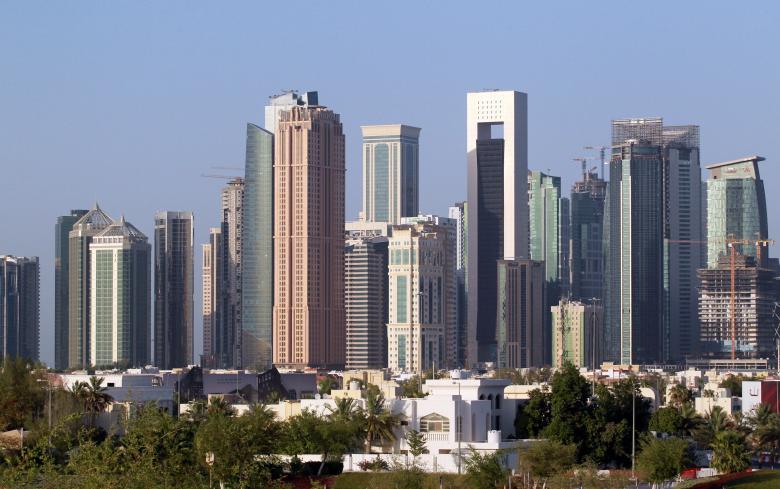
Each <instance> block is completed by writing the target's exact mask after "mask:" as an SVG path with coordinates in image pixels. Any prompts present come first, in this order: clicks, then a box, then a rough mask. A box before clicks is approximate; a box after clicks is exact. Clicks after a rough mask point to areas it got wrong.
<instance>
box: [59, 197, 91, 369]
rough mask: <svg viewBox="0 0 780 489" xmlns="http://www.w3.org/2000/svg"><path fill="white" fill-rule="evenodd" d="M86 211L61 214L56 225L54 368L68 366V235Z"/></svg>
mask: <svg viewBox="0 0 780 489" xmlns="http://www.w3.org/2000/svg"><path fill="white" fill-rule="evenodd" d="M86 213H87V210H86V209H75V210H72V211H70V214H69V215H67V216H59V217H58V218H57V223H56V224H55V225H54V368H56V369H58V370H64V369H66V368H68V275H69V273H70V265H69V264H70V260H69V258H70V254H69V252H68V247H69V240H68V236H69V234H70V232H71V230H72V229H73V225H74V224H76V221H78V220H79V219H81V217H82V216H83V215H84V214H86Z"/></svg>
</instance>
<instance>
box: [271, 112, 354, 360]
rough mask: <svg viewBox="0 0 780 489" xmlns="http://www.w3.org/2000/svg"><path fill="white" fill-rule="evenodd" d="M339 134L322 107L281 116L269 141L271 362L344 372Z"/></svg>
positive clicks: (341, 135)
mask: <svg viewBox="0 0 780 489" xmlns="http://www.w3.org/2000/svg"><path fill="white" fill-rule="evenodd" d="M344 172H345V166H344V133H343V130H342V125H341V121H340V119H339V115H338V114H336V113H334V112H333V111H331V110H328V109H327V108H325V107H322V106H308V107H307V106H294V107H292V108H291V109H289V110H282V111H280V112H279V119H278V121H277V125H276V133H275V136H274V287H275V289H274V306H273V311H274V317H273V320H274V351H273V353H274V355H273V356H274V364H276V365H280V366H288V367H325V368H330V367H343V366H344V363H345V344H346V338H345V334H346V331H345V330H346V326H345V311H344Z"/></svg>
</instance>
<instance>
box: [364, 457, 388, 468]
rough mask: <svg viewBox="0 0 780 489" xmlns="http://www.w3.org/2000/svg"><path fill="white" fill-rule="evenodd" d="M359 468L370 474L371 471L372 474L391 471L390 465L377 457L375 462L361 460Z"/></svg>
mask: <svg viewBox="0 0 780 489" xmlns="http://www.w3.org/2000/svg"><path fill="white" fill-rule="evenodd" d="M358 467H360V470H362V471H363V472H368V471H369V470H370V471H371V472H380V471H388V470H390V464H388V463H387V461H385V460H383V459H381V458H379V457H377V458H375V459H373V460H368V459H366V460H361V461H360V462H359V463H358Z"/></svg>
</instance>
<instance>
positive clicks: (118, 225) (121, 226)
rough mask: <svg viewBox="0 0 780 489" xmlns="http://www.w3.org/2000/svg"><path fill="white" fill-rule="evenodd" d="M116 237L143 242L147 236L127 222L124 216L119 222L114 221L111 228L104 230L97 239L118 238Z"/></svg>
mask: <svg viewBox="0 0 780 489" xmlns="http://www.w3.org/2000/svg"><path fill="white" fill-rule="evenodd" d="M116 236H122V237H125V238H134V239H141V240H145V239H146V235H145V234H144V233H142V232H141V231H139V230H138V228H137V227H135V226H133V225H132V224H130V223H129V222H127V221H125V216H122V217H120V218H119V220H118V221H114V222H113V223H111V225H110V226H108V227H107V228H106V229H104V230H103V231H101V232H100V233H99V234H98V235H97V237H116Z"/></svg>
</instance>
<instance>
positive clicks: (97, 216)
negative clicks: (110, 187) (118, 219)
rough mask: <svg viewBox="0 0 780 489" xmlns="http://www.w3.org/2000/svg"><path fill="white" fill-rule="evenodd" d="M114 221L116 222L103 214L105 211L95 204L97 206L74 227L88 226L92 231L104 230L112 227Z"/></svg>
mask: <svg viewBox="0 0 780 489" xmlns="http://www.w3.org/2000/svg"><path fill="white" fill-rule="evenodd" d="M113 221H114V220H113V219H111V217H110V216H109V215H108V214H106V213H105V212H103V209H101V208H100V206H99V205H98V204H97V202H95V205H94V206H93V207H92V209H91V210H90V211H89V212H87V213H86V214H84V215H83V216H81V219H79V220H78V221H76V224H74V225H73V227H74V228H75V227H78V226H87V227H89V228H92V229H94V228H97V229H102V228H104V227H106V226H108V225H110V224H111V223H112V222H113Z"/></svg>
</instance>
